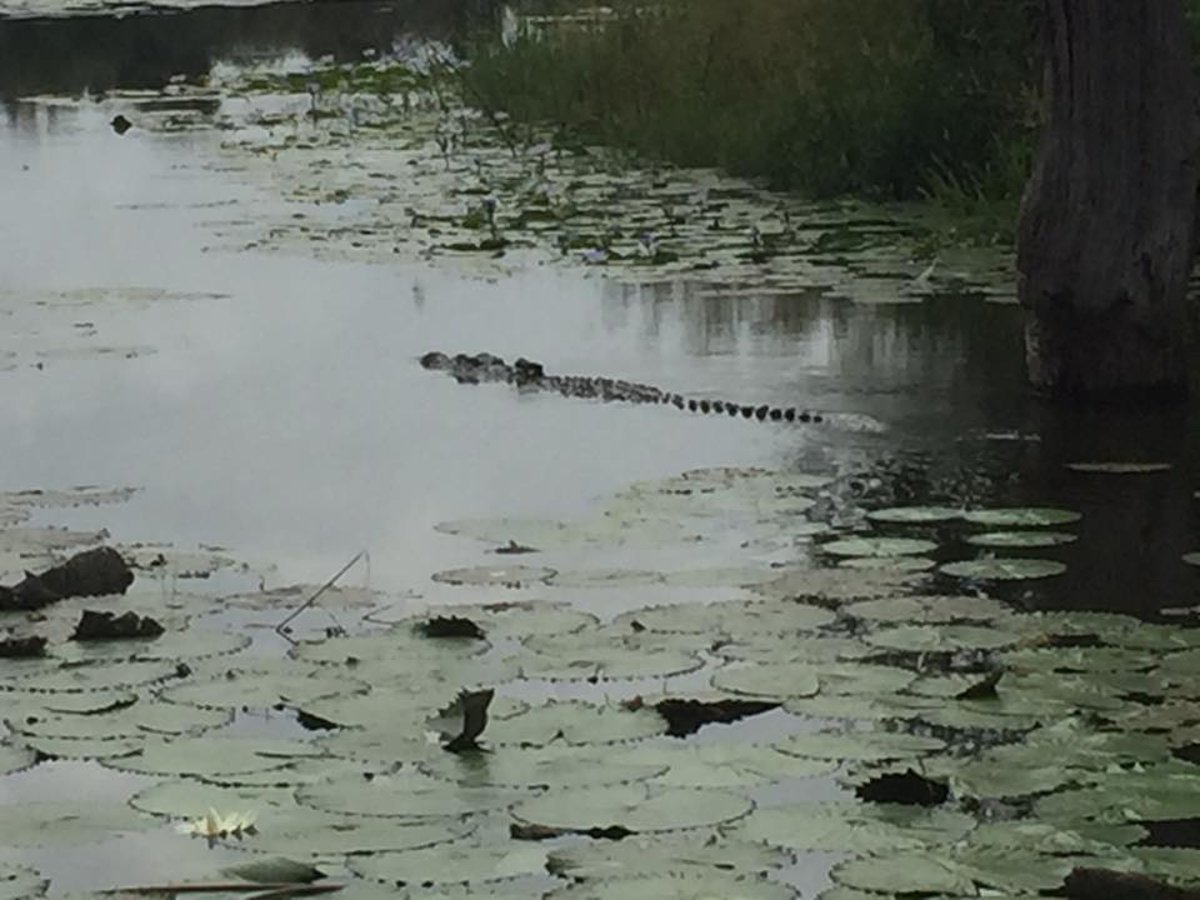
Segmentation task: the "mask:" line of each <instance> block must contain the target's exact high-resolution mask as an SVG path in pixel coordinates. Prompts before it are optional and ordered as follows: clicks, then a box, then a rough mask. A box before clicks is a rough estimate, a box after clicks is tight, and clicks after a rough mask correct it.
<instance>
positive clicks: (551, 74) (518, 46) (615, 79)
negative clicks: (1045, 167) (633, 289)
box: [468, 0, 1036, 198]
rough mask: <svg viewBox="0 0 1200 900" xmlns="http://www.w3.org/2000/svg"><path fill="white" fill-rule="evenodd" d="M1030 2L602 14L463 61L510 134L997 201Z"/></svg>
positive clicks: (791, 176) (826, 188)
mask: <svg viewBox="0 0 1200 900" xmlns="http://www.w3.org/2000/svg"><path fill="white" fill-rule="evenodd" d="M1028 5H1029V3H1028V0H854V2H847V0H655V2H649V3H647V2H640V3H639V2H632V0H617V2H616V4H615V15H614V16H613V17H612V18H610V19H607V20H606V21H605V22H604V24H601V25H595V26H592V27H581V26H574V27H561V28H555V27H549V28H546V29H542V30H540V31H539V32H537V33H526V34H524V35H523V36H522V37H520V38H519V39H518V40H517V41H515V42H514V43H511V44H510V45H509V46H507V47H506V46H502V45H500V44H499V43H480V44H478V45H476V46H475V47H474V48H473V52H472V60H471V66H470V71H469V75H468V77H469V78H471V80H472V83H473V87H474V90H475V91H476V92H477V93H478V95H479V96H480V97H482V98H483V99H484V101H485V102H487V103H489V104H491V105H493V106H494V107H496V108H502V109H505V110H507V111H508V112H509V113H510V114H511V115H513V116H514V117H515V118H516V119H517V120H524V121H549V122H554V123H558V124H559V125H561V126H563V127H564V128H566V129H568V130H571V131H574V132H576V133H578V134H579V135H580V136H581V137H583V138H585V139H587V140H594V141H600V142H604V143H608V144H612V145H617V146H624V147H629V148H632V149H634V150H637V151H639V152H640V153H643V154H646V155H650V156H653V157H658V158H661V159H665V160H670V161H672V162H676V163H680V164H684V165H716V166H721V167H723V168H725V169H727V170H729V171H731V172H734V173H737V174H744V175H751V176H762V177H765V178H766V179H768V180H769V181H770V183H772V184H773V185H775V186H778V187H782V188H790V189H796V190H800V191H803V192H805V193H807V194H809V195H811V196H814V197H826V196H831V195H838V194H846V193H854V194H858V195H865V196H872V197H880V198H913V197H919V196H923V195H927V194H929V193H931V192H934V193H937V192H940V193H942V194H952V193H955V192H958V193H960V194H961V195H962V196H964V197H970V196H974V195H978V196H980V197H989V196H992V195H997V194H1005V193H1011V190H1012V184H1011V182H1012V181H1013V180H1014V179H1013V174H1012V169H1013V167H1014V166H1017V167H1018V168H1019V167H1020V166H1021V165H1022V164H1023V163H1022V154H1023V153H1025V152H1026V148H1027V147H1028V146H1030V145H1031V141H1030V135H1031V134H1032V131H1033V127H1034V125H1035V122H1034V115H1033V113H1032V110H1034V109H1035V106H1034V104H1033V103H1032V102H1031V96H1032V91H1031V85H1032V84H1033V82H1034V65H1035V63H1034V59H1035V50H1036V46H1035V45H1036V41H1035V38H1034V29H1033V25H1032V16H1031V15H1030V14H1029V12H1028V11H1027V6H1028Z"/></svg>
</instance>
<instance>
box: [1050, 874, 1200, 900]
mask: <svg viewBox="0 0 1200 900" xmlns="http://www.w3.org/2000/svg"><path fill="white" fill-rule="evenodd" d="M1064 887H1065V888H1066V891H1067V896H1068V897H1070V898H1072V900H1115V898H1119V900H1200V888H1181V887H1175V886H1174V885H1171V884H1167V883H1166V882H1165V881H1159V880H1158V879H1156V878H1150V877H1149V876H1147V875H1133V874H1130V873H1128V872H1114V871H1112V870H1111V869H1084V868H1076V869H1074V870H1073V871H1072V872H1071V874H1070V875H1068V876H1067V880H1066V883H1065V885H1064Z"/></svg>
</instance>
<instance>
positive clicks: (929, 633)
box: [863, 625, 1020, 653]
mask: <svg viewBox="0 0 1200 900" xmlns="http://www.w3.org/2000/svg"><path fill="white" fill-rule="evenodd" d="M1019 639H1020V638H1019V637H1018V636H1017V635H1015V634H1010V633H1009V632H1007V631H1003V630H1001V629H999V628H984V627H980V626H975V625H911V626H903V625H901V626H898V627H892V628H881V629H879V630H878V631H872V632H871V633H870V634H866V635H864V636H863V640H864V641H866V642H867V643H868V644H870V645H872V646H874V647H883V648H886V649H888V650H899V651H903V652H907V653H955V652H957V651H959V650H998V649H1000V648H1001V647H1011V646H1012V645H1013V644H1015V643H1017V641H1018V640H1019Z"/></svg>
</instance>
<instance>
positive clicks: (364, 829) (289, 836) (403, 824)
mask: <svg viewBox="0 0 1200 900" xmlns="http://www.w3.org/2000/svg"><path fill="white" fill-rule="evenodd" d="M473 828H474V826H473V825H471V824H470V823H469V822H467V821H464V820H458V819H451V818H437V819H421V820H416V821H413V820H405V819H382V818H376V817H365V816H351V815H337V814H334V813H326V812H320V811H317V810H314V809H310V808H308V807H305V806H279V807H267V808H266V809H264V810H263V811H262V812H261V814H260V815H259V817H258V819H257V820H256V822H255V833H254V834H253V835H249V836H244V837H242V838H241V839H240V840H238V841H237V843H236V845H235V846H236V847H237V848H238V849H242V850H250V851H253V852H255V853H270V854H282V855H285V856H288V857H292V858H294V859H318V860H330V861H337V862H340V861H341V857H343V856H347V855H350V856H351V857H352V858H353V857H355V856H356V855H357V854H371V855H374V854H376V853H383V852H390V851H399V850H415V849H418V848H423V847H433V846H437V845H438V844H444V843H448V842H450V841H455V840H459V839H461V838H462V837H464V836H465V835H467V834H470V832H471V831H472V830H473Z"/></svg>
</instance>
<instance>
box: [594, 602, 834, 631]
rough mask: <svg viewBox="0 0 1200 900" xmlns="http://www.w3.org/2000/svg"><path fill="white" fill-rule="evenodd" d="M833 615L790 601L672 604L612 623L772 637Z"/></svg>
mask: <svg viewBox="0 0 1200 900" xmlns="http://www.w3.org/2000/svg"><path fill="white" fill-rule="evenodd" d="M836 619H837V616H836V615H835V614H834V613H833V612H831V611H830V610H827V609H822V608H821V607H818V606H812V605H810V604H805V603H797V602H794V601H787V600H784V601H776V600H754V601H750V602H744V601H742V602H735V601H730V602H726V603H674V604H671V605H669V606H652V607H649V608H647V609H635V610H632V611H630V612H627V613H622V614H621V615H619V616H617V618H616V619H615V620H613V627H614V628H616V629H618V630H620V629H624V628H629V629H630V630H631V631H642V630H645V631H652V632H662V633H664V634H676V633H678V634H703V635H714V634H725V635H729V636H730V637H733V638H735V639H736V638H740V637H742V636H743V635H747V634H755V633H760V632H761V633H767V634H773V635H779V634H785V633H790V632H795V631H815V630H817V629H819V628H823V627H825V626H826V625H831V624H832V623H833V622H834V621H835V620H836Z"/></svg>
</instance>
